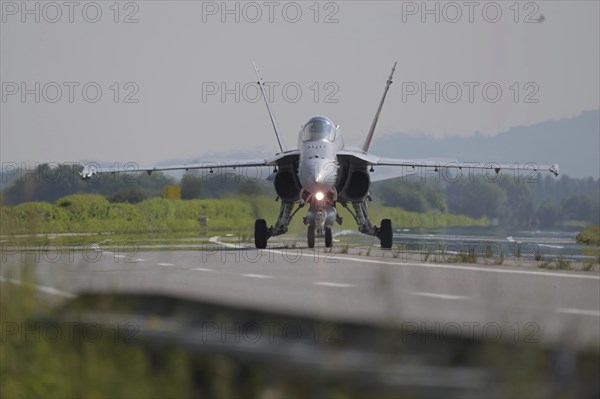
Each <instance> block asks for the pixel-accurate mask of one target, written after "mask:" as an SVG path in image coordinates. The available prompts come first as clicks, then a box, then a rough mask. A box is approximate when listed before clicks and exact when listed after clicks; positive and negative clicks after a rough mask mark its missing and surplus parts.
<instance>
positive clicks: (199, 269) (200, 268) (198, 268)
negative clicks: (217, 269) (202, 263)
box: [190, 267, 214, 272]
mask: <svg viewBox="0 0 600 399" xmlns="http://www.w3.org/2000/svg"><path fill="white" fill-rule="evenodd" d="M190 270H197V271H199V272H214V270H213V269H206V268H204V267H195V268H193V269H190Z"/></svg>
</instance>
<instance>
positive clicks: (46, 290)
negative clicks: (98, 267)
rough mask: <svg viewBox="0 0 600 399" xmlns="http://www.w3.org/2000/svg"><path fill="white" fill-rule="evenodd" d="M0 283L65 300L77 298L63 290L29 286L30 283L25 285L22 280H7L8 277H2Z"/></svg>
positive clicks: (44, 286)
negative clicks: (26, 288)
mask: <svg viewBox="0 0 600 399" xmlns="http://www.w3.org/2000/svg"><path fill="white" fill-rule="evenodd" d="M0 283H10V284H14V285H19V286H23V287H29V288H33V289H34V290H36V291H39V292H43V293H45V294H51V295H57V296H62V297H65V298H75V295H74V294H72V293H70V292H67V291H62V290H59V289H57V288H54V287H49V286H47V285H37V284H29V283H25V282H23V281H20V280H16V279H14V278H6V277H2V276H0Z"/></svg>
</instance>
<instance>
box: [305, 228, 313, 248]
mask: <svg viewBox="0 0 600 399" xmlns="http://www.w3.org/2000/svg"><path fill="white" fill-rule="evenodd" d="M306 241H307V242H308V247H309V248H314V247H315V226H314V225H312V226H311V225H309V226H308V230H307V232H306Z"/></svg>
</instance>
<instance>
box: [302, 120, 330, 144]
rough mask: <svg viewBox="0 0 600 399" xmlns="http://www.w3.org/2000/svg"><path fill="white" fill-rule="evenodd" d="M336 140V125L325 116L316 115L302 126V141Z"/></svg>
mask: <svg viewBox="0 0 600 399" xmlns="http://www.w3.org/2000/svg"><path fill="white" fill-rule="evenodd" d="M315 140H327V141H331V142H333V141H334V140H335V127H334V126H333V123H331V121H330V120H329V119H328V118H326V117H324V116H315V117H313V118H310V120H309V121H308V122H307V123H306V125H304V127H303V128H302V141H315Z"/></svg>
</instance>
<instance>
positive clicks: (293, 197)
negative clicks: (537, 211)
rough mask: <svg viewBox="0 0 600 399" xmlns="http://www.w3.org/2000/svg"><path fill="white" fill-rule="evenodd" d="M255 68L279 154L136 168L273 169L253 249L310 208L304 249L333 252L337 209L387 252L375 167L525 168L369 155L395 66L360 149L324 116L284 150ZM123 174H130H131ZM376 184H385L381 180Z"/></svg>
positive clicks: (553, 168) (388, 234) (388, 226)
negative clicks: (375, 212)
mask: <svg viewBox="0 0 600 399" xmlns="http://www.w3.org/2000/svg"><path fill="white" fill-rule="evenodd" d="M254 69H255V71H256V77H257V79H258V81H257V84H258V86H259V87H260V90H261V94H262V97H263V99H264V100H265V104H266V106H267V110H268V112H269V117H270V118H271V123H272V124H273V129H274V130H275V136H276V138H277V142H278V144H279V149H280V152H278V153H277V154H275V156H273V157H272V158H269V159H254V160H239V161H234V162H224V163H218V164H215V163H193V164H187V165H173V166H154V167H147V168H139V169H138V170H139V171H145V172H147V173H149V174H150V173H152V172H154V171H166V170H192V169H210V171H211V172H212V171H213V169H215V168H229V169H232V168H233V169H235V168H243V167H262V166H264V167H272V168H274V170H273V174H271V175H270V176H269V179H270V180H272V181H273V184H274V186H275V191H276V193H277V196H278V198H279V199H280V200H281V204H280V210H279V216H278V218H277V220H276V221H275V224H274V225H273V226H271V227H268V225H267V223H266V221H265V220H264V219H257V220H256V222H255V224H254V243H255V245H256V248H266V246H267V241H268V240H269V238H271V237H275V236H278V235H281V234H285V233H286V232H287V231H288V225H289V224H290V221H291V220H292V218H293V217H294V215H295V214H296V213H297V212H298V211H299V210H300V209H301V208H303V207H304V206H307V207H308V212H307V214H306V216H305V217H304V223H305V224H306V225H307V226H308V231H307V240H308V247H309V248H313V247H314V245H315V236H317V237H323V236H324V238H325V246H326V247H331V245H332V231H331V229H332V226H333V224H334V223H335V222H337V223H339V224H341V223H342V219H341V218H340V217H339V215H338V213H337V210H336V206H337V205H338V204H340V205H342V206H343V207H345V208H346V209H348V211H349V212H350V213H351V214H352V216H353V217H354V219H355V220H356V223H357V224H358V230H359V231H360V232H361V233H363V234H367V235H371V236H375V237H377V238H379V240H380V242H381V248H391V247H392V241H393V230H392V223H391V220H390V219H383V220H381V224H380V225H379V226H376V225H373V223H372V222H371V221H370V220H369V213H368V209H367V202H368V201H370V200H371V195H370V185H371V181H375V180H377V179H375V178H372V176H373V175H372V172H374V167H377V166H395V167H400V169H402V171H403V173H398V174H396V175H395V176H394V175H393V174H392V175H389V176H388V177H387V178H390V177H397V176H401V175H402V174H404V173H405V172H406V171H410V170H415V168H429V169H433V170H434V171H438V170H440V169H442V168H456V169H459V170H460V169H463V168H465V169H467V168H475V169H483V170H485V169H488V170H491V171H495V172H496V174H497V173H499V172H500V170H502V169H510V170H515V169H521V170H522V169H523V165H518V164H514V165H499V164H495V163H488V164H484V165H480V164H475V163H460V162H447V163H443V164H442V163H440V162H439V161H433V160H420V159H396V158H381V157H378V156H376V155H374V154H372V153H369V146H370V145H371V140H372V139H373V133H374V132H375V126H376V125H377V120H378V119H379V115H380V113H381V109H382V107H383V103H384V101H385V97H386V95H387V92H388V90H389V88H390V85H391V84H392V76H393V75H394V71H395V69H396V63H394V66H393V68H392V71H391V73H390V76H389V78H388V79H387V81H386V84H385V89H384V91H383V97H382V98H381V101H380V102H379V106H378V108H377V112H376V113H375V118H374V119H373V122H372V124H371V128H370V129H369V132H368V134H367V137H366V140H365V142H364V144H363V146H362V148H357V147H346V146H344V142H343V140H342V134H341V131H340V128H339V125H335V124H334V123H333V122H332V121H331V119H329V118H327V117H325V116H313V117H311V118H310V119H309V120H308V122H306V124H304V126H303V127H302V129H301V130H300V134H299V135H298V148H297V149H293V150H284V148H283V146H282V144H281V139H280V135H279V131H278V128H277V124H276V122H275V118H274V116H273V112H272V111H271V107H270V106H269V102H268V100H267V97H266V96H265V91H264V81H263V80H262V78H261V76H260V73H259V70H258V68H256V65H255V66H254ZM527 170H528V171H530V172H531V171H535V172H537V171H538V170H539V171H542V170H546V171H549V172H551V173H553V174H554V175H558V165H556V164H554V165H548V166H546V165H544V166H542V165H535V164H527ZM119 171H120V170H119V169H118V168H100V167H97V166H93V165H88V166H84V168H83V170H82V171H81V172H80V174H81V177H82V179H89V178H91V177H92V176H94V175H96V174H99V173H116V172H119ZM123 171H124V172H131V169H127V170H123ZM370 173H371V174H370ZM492 173H493V172H492ZM379 180H383V178H380V179H379ZM350 207H351V208H350Z"/></svg>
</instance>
